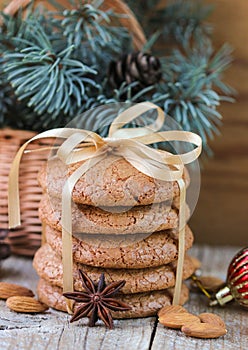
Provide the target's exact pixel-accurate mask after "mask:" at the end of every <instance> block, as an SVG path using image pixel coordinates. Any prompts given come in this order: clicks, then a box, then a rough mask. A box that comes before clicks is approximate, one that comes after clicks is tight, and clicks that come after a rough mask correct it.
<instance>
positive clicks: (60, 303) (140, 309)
mask: <svg viewBox="0 0 248 350" xmlns="http://www.w3.org/2000/svg"><path fill="white" fill-rule="evenodd" d="M37 293H38V298H39V300H40V301H41V302H43V303H45V304H46V305H48V306H50V307H52V308H54V309H56V310H60V311H66V303H65V298H64V297H63V295H62V289H61V288H59V287H55V286H52V285H50V284H49V283H48V282H46V281H45V280H43V279H40V280H39V283H38V287H37ZM172 297H173V288H169V289H164V290H161V291H152V292H147V293H136V294H119V295H118V296H116V297H115V298H116V299H118V300H121V301H123V302H124V303H127V304H128V305H130V306H131V307H132V309H131V310H130V311H123V312H111V313H112V315H113V317H114V318H138V317H147V316H155V315H156V314H157V312H158V311H159V310H160V309H161V308H162V307H163V306H166V305H171V302H172ZM188 297H189V290H188V288H187V287H186V286H185V285H183V286H182V292H181V298H180V304H182V305H183V304H184V303H186V301H187V300H188ZM75 307H77V303H75Z"/></svg>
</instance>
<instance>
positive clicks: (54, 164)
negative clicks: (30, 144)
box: [38, 155, 189, 207]
mask: <svg viewBox="0 0 248 350" xmlns="http://www.w3.org/2000/svg"><path fill="white" fill-rule="evenodd" d="M81 164H82V162H80V163H75V164H72V165H70V166H69V167H68V169H67V166H66V165H64V164H63V163H62V161H60V160H59V159H58V158H53V159H50V160H49V161H48V162H47V164H45V165H44V166H43V167H42V169H41V171H40V173H39V176H38V180H39V182H40V185H41V187H42V188H43V191H44V192H48V194H49V195H51V196H53V197H61V194H62V188H63V186H64V184H65V182H66V180H67V178H68V176H70V175H71V174H72V173H73V172H74V171H75V170H76V169H77V168H78V167H79V166H80V165H81ZM184 180H185V182H186V185H187V186H188V184H189V175H188V172H187V171H186V169H185V171H184ZM178 195H179V187H178V184H177V182H176V181H174V182H173V181H172V182H168V181H161V180H156V179H154V178H152V177H149V176H147V175H145V174H143V173H141V172H139V171H138V170H137V169H135V168H134V167H133V166H132V165H131V164H130V163H128V162H127V161H126V160H125V159H124V158H120V157H118V156H115V155H109V156H108V157H107V158H105V159H103V160H102V161H100V162H99V163H97V164H96V165H95V166H94V167H92V168H91V169H89V170H88V171H87V172H86V173H85V174H84V175H83V176H82V177H81V178H80V179H79V181H78V182H77V183H76V185H75V187H74V190H73V194H72V200H73V201H74V202H75V203H80V204H87V205H93V206H102V207H105V206H109V207H111V206H136V205H148V204H152V203H160V202H164V201H167V200H170V199H172V198H173V197H175V196H178Z"/></svg>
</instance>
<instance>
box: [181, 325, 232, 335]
mask: <svg viewBox="0 0 248 350" xmlns="http://www.w3.org/2000/svg"><path fill="white" fill-rule="evenodd" d="M181 331H182V332H183V333H184V334H186V335H188V336H190V337H195V338H219V337H221V336H222V335H225V334H226V333H227V331H226V329H225V328H223V327H218V326H215V325H212V324H209V323H196V322H194V323H187V324H185V325H184V326H182V328H181Z"/></svg>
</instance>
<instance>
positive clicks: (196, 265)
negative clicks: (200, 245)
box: [190, 256, 201, 270]
mask: <svg viewBox="0 0 248 350" xmlns="http://www.w3.org/2000/svg"><path fill="white" fill-rule="evenodd" d="M190 259H191V262H192V263H193V265H194V268H195V270H197V269H199V268H200V267H201V261H200V260H199V259H197V258H196V257H194V256H191V257H190Z"/></svg>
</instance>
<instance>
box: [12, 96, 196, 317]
mask: <svg viewBox="0 0 248 350" xmlns="http://www.w3.org/2000/svg"><path fill="white" fill-rule="evenodd" d="M151 109H155V110H156V111H157V118H156V120H155V121H154V123H152V124H150V125H148V126H146V127H137V128H123V126H124V125H126V124H127V123H129V122H131V121H132V120H134V119H136V118H137V117H138V116H140V115H141V114H143V113H145V112H147V111H149V110H151ZM164 121H165V115H164V112H163V110H162V109H161V108H160V107H158V106H156V105H154V104H152V103H150V102H143V103H139V104H136V105H134V106H132V107H130V108H128V109H127V110H125V111H124V112H122V113H121V114H119V115H118V116H117V117H116V118H115V119H114V121H113V122H112V124H111V126H110V128H109V134H108V137H107V138H102V137H101V136H99V135H98V134H96V133H94V132H92V131H88V130H83V129H71V128H59V129H53V130H48V131H45V132H42V133H41V134H38V135H36V136H34V137H33V138H32V139H30V140H29V141H27V142H26V143H25V144H23V146H22V147H21V148H20V149H19V151H18V153H17V154H16V156H15V159H14V161H13V164H12V167H11V170H10V174H9V227H10V228H14V227H16V226H18V225H20V203H19V181H18V178H19V165H20V161H21V157H22V155H23V153H24V152H28V151H26V150H25V149H26V147H27V146H28V144H29V143H30V142H32V141H34V140H39V139H43V138H61V139H64V140H65V141H64V142H63V143H62V144H61V146H59V147H58V149H57V153H56V155H57V157H59V158H60V159H61V160H62V161H63V162H64V163H65V164H67V165H69V164H72V163H75V162H81V161H83V163H82V165H80V166H79V168H77V170H76V171H75V172H73V173H72V175H70V177H69V178H68V179H67V181H66V183H65V185H64V187H63V192H62V217H61V221H62V222H61V224H62V264H63V290H64V292H70V291H73V274H72V268H73V258H72V217H71V196H72V191H73V188H74V186H75V184H76V183H77V181H78V180H79V179H80V177H81V176H83V175H84V174H85V173H86V172H87V171H88V170H89V169H90V168H92V167H94V166H95V165H96V164H97V163H98V162H100V161H102V160H103V159H104V158H105V157H107V156H108V154H110V153H111V154H115V155H118V156H120V157H123V158H125V159H126V160H127V161H128V162H129V163H130V164H131V165H132V166H133V167H135V168H136V169H137V170H139V171H140V172H142V173H144V174H146V175H148V176H150V177H152V178H155V179H158V180H162V181H177V182H178V185H179V189H180V206H179V247H178V250H179V252H178V266H177V273H176V284H175V293H174V298H173V304H175V305H176V304H178V303H179V299H180V293H181V285H182V271H183V262H184V250H185V225H186V221H185V199H186V188H185V183H184V180H183V179H182V175H183V168H184V165H185V164H189V163H191V162H193V161H194V160H196V159H197V158H198V157H199V155H200V153H201V148H202V140H201V138H200V136H198V135H196V134H194V133H192V132H188V131H162V132H158V130H159V129H160V128H161V127H162V125H163V124H164ZM164 141H183V142H187V143H191V144H193V145H194V146H195V148H194V149H193V150H191V151H190V152H187V153H184V154H178V155H174V154H172V153H169V152H167V151H164V150H159V149H154V148H151V147H149V146H148V145H150V144H153V143H159V142H164ZM51 149H52V147H51ZM72 307H73V305H72V304H71V301H70V300H67V309H68V311H69V312H72Z"/></svg>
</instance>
